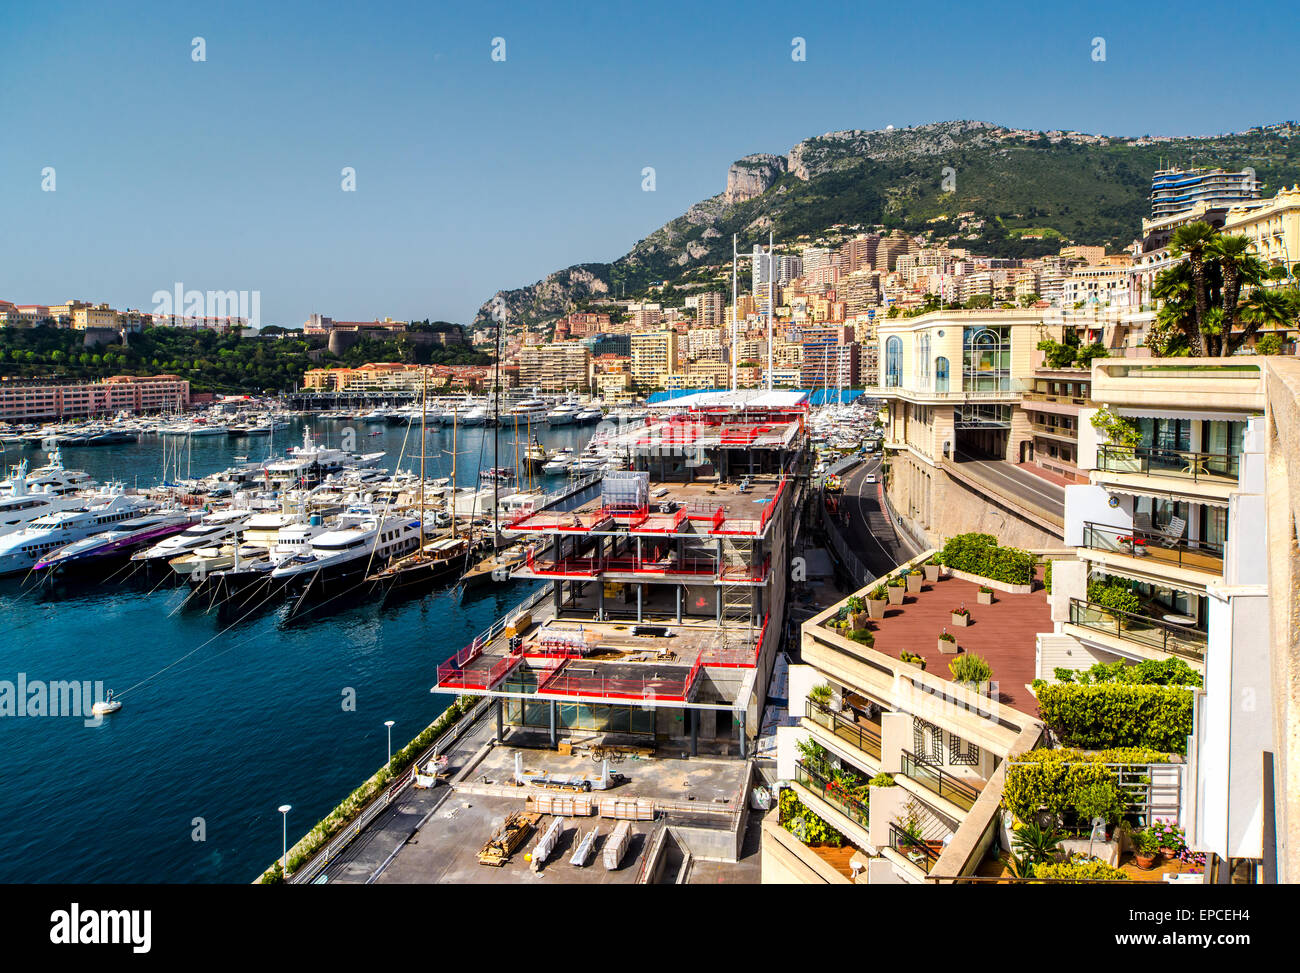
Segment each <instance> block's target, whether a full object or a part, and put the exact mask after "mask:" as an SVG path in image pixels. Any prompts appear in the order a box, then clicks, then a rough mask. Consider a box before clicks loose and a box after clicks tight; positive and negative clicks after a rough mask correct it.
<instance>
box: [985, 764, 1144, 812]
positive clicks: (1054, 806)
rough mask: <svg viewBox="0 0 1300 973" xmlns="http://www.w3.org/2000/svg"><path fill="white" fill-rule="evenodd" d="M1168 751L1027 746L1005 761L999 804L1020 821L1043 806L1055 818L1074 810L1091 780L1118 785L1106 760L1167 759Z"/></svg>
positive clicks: (1116, 777) (1096, 782)
mask: <svg viewBox="0 0 1300 973" xmlns="http://www.w3.org/2000/svg"><path fill="white" fill-rule="evenodd" d="M1168 762H1169V755H1168V754H1166V753H1160V752H1157V751H1155V750H1149V749H1146V748H1142V747H1123V748H1113V749H1110V750H1101V751H1098V752H1095V753H1084V752H1082V751H1080V750H1072V749H1068V748H1067V749H1060V750H1051V749H1047V748H1043V749H1039V750H1030V751H1029V752H1028V753H1025V754H1022V755H1020V756H1018V757H1011V758H1009V759H1008V761H1007V775H1006V783H1005V785H1004V787H1003V789H1002V806H1003V807H1005V808H1006V809H1007V810H1008V811H1010V812H1011V813H1012V814H1013V815H1015V817H1016V819H1017V820H1019V821H1031V820H1033V818H1034V816H1035V815H1036V814H1037V813H1038V812H1039V811H1043V810H1046V811H1048V812H1050V813H1051V814H1053V815H1055V816H1056V817H1057V818H1058V819H1059V818H1060V817H1061V815H1063V814H1064V813H1065V812H1066V811H1069V810H1073V809H1074V807H1075V805H1076V803H1077V801H1078V796H1079V794H1080V792H1081V791H1083V790H1084V789H1085V788H1087V787H1091V786H1092V785H1094V784H1108V785H1110V786H1113V787H1115V788H1116V789H1117V790H1118V789H1119V777H1118V775H1117V774H1116V773H1115V771H1114V770H1112V769H1111V768H1110V767H1107V766H1106V764H1155V763H1168Z"/></svg>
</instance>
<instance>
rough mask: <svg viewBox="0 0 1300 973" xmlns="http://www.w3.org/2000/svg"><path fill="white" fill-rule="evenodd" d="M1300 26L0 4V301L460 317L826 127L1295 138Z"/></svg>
mask: <svg viewBox="0 0 1300 973" xmlns="http://www.w3.org/2000/svg"><path fill="white" fill-rule="evenodd" d="M1296 23H1297V21H1296V17H1295V12H1294V7H1293V6H1292V5H1291V4H1283V3H1273V2H1256V3H1252V4H1232V5H1227V4H1208V3H1197V2H1191V0H1186V2H1181V3H1177V4H1167V5H1166V4H1159V3H1141V4H1137V3H1131V2H1123V3H1088V4H1077V5H1068V6H1067V5H1064V4H1059V3H1037V4H1032V5H1031V4H1001V3H962V4H952V5H948V4H944V3H941V2H937V3H928V4H922V5H915V4H898V3H888V4H878V3H864V2H848V3H815V2H808V3H793V2H789V0H786V2H780V3H766V2H756V0H750V2H746V3H735V4H708V3H705V2H672V0H666V2H653V3H626V4H625V3H608V2H603V3H576V2H572V3H568V2H558V0H548V2H532V3H526V4H525V3H518V4H496V3H485V2H472V3H466V2H459V3H451V4H448V3H437V2H420V3H397V2H395V3H347V4H343V3H337V4H336V3H328V2H313V3H301V4H272V3H240V2H223V3H203V4H187V3H183V2H158V3H134V4H132V3H121V4H100V3H73V2H59V0H42V2H40V3H18V2H17V0H0V38H2V39H3V41H4V57H3V58H0V140H2V143H3V146H4V149H3V152H0V222H2V225H3V232H2V233H0V299H5V300H10V301H15V302H18V303H51V302H55V301H63V300H67V299H69V298H78V299H84V300H95V301H101V300H102V301H107V302H109V303H110V304H113V305H114V306H116V307H119V308H121V307H128V306H129V307H137V308H142V309H145V310H150V309H152V306H153V305H152V295H153V293H154V292H155V291H158V290H169V291H170V290H172V289H173V288H174V287H175V285H176V283H177V282H181V283H183V284H184V285H185V287H186V288H195V289H200V290H209V289H212V290H215V289H220V290H248V291H254V290H256V291H260V292H261V309H262V323H263V324H284V325H290V326H297V325H300V324H301V323H302V322H303V320H305V318H306V316H307V315H308V314H309V313H311V312H312V311H319V312H321V313H324V314H328V315H331V316H332V317H335V318H337V319H360V318H372V317H383V316H390V317H394V318H425V317H429V318H442V319H447V320H454V321H462V322H467V321H468V320H469V319H470V318H471V317H472V315H473V314H474V312H475V310H476V309H477V308H478V306H479V305H480V304H481V303H482V302H483V301H485V300H487V299H488V298H489V297H490V296H491V295H492V293H493V292H494V291H496V290H497V289H498V288H503V287H517V286H521V285H525V284H529V283H532V282H533V281H534V280H536V279H538V278H539V277H542V276H544V275H545V274H546V273H548V272H550V271H552V270H557V269H560V268H562V267H565V266H568V265H569V264H572V263H578V262H584V261H606V260H612V259H614V258H615V257H617V256H619V255H620V254H622V253H624V252H625V251H626V250H627V249H628V248H630V247H631V246H632V245H633V244H634V243H635V242H636V241H637V240H638V239H640V238H642V237H644V236H646V235H647V234H648V233H650V232H652V231H653V230H654V229H656V228H657V227H659V226H660V225H662V224H663V223H665V222H667V221H668V220H670V219H672V218H673V217H675V216H677V215H679V214H681V213H682V212H683V211H684V210H685V209H686V208H687V207H688V206H689V205H690V204H691V203H693V202H695V201H697V200H699V199H702V198H705V197H707V196H711V195H713V194H715V193H717V192H719V191H721V190H722V188H723V186H724V181H725V174H726V169H727V166H728V164H729V163H730V162H731V161H733V160H734V159H736V158H739V157H740V156H742V155H745V154H747V153H750V152H777V153H784V152H786V151H788V150H789V148H790V147H791V146H792V145H794V144H795V143H796V142H798V141H799V140H800V139H803V138H806V137H808V136H811V135H817V134H821V133H823V132H828V131H833V130H837V129H853V128H858V129H874V128H883V127H884V126H885V125H888V124H893V125H895V126H903V125H909V124H920V123H924V122H930V121H942V120H947V119H956V118H977V119H983V120H987V121H992V122H997V123H1001V124H1005V125H1010V126H1019V127H1027V128H1038V129H1048V128H1068V129H1076V130H1079V131H1087V132H1103V133H1107V134H1114V135H1141V134H1144V133H1151V134H1170V135H1181V134H1213V133H1218V132H1226V131H1239V130H1241V129H1244V128H1248V127H1250V126H1252V125H1256V124H1266V123H1269V122H1275V121H1281V120H1285V119H1288V118H1295V117H1297V116H1300V111H1297V110H1296V109H1297V102H1296V95H1297V90H1296V83H1295V82H1296V73H1295V65H1296V50H1297V46H1296V41H1297V36H1298V34H1300V28H1297V27H1296ZM195 37H202V38H203V39H204V42H205V47H206V60H205V61H203V62H196V61H194V60H193V58H192V50H193V48H192V39H193V38H195ZM495 37H501V38H504V39H505V60H504V61H493V60H492V57H491V54H492V43H493V38H495ZM794 37H803V38H804V39H805V41H806V50H807V59H806V60H805V61H803V62H796V61H793V60H792V59H791V50H792V47H791V44H792V38H794ZM1094 37H1102V38H1104V39H1105V42H1106V59H1105V60H1104V61H1094V60H1093V58H1092V51H1093V45H1092V39H1093V38H1094ZM1216 62H1218V63H1216ZM1220 65H1223V66H1220ZM345 166H351V167H353V168H354V169H355V172H356V191H355V192H344V191H342V189H341V188H340V185H341V182H342V178H343V177H342V175H341V170H342V169H343V167H345ZM644 166H653V167H654V168H655V171H656V189H655V191H654V192H644V191H642V188H641V187H642V175H641V172H642V168H643V167H644ZM45 167H53V168H54V171H55V191H54V192H45V191H42V170H43V169H45Z"/></svg>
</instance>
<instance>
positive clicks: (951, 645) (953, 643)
mask: <svg viewBox="0 0 1300 973" xmlns="http://www.w3.org/2000/svg"><path fill="white" fill-rule="evenodd" d="M939 651H940V652H942V653H943V654H944V655H956V654H957V636H955V635H953V634H952V632H950V631H948V630H947V629H946V628H945V629H944V630H943V631H942V632H940V633H939Z"/></svg>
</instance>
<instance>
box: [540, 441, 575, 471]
mask: <svg viewBox="0 0 1300 973" xmlns="http://www.w3.org/2000/svg"><path fill="white" fill-rule="evenodd" d="M573 459H574V456H573V450H572V449H571V448H570V447H568V446H565V447H563V448H561V449H559V450H556V451H555V452H554V453H552V454H551V455H550V456H549V457H548V458H547V460H546V462H545V463H543V464H542V472H543V473H544V474H546V475H547V476H563V475H564V474H565V473H567V472H569V467H570V466H572V465H573Z"/></svg>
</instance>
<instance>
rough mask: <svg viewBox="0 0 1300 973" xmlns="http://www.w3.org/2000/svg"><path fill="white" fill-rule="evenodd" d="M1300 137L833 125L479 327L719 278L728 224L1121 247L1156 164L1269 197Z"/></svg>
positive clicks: (784, 237) (1291, 163)
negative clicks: (1245, 176)
mask: <svg viewBox="0 0 1300 973" xmlns="http://www.w3.org/2000/svg"><path fill="white" fill-rule="evenodd" d="M1297 135H1300V125H1297V124H1296V123H1294V122H1285V123H1281V124H1277V125H1270V126H1266V127H1261V128H1255V129H1251V130H1249V131H1246V132H1241V133H1236V134H1230V135H1216V136H1205V137H1178V138H1174V137H1151V136H1143V137H1142V138H1120V137H1109V136H1101V135H1085V134H1081V133H1077V132H1062V131H1053V132H1034V131H1028V130H1025V129H1009V128H1004V127H1002V126H1000V125H994V124H991V123H989V122H977V121H955V122H937V123H934V124H929V125H920V126H916V127H912V128H903V129H894V128H887V129H884V130H880V131H871V132H864V131H856V130H855V131H847V132H830V133H827V134H826V135H819V136H816V137H814V138H810V139H805V140H804V141H802V142H800V143H799V144H798V145H796V146H795V147H794V148H792V149H791V150H790V151H789V152H788V153H786V154H785V155H774V154H769V153H759V154H755V155H748V156H745V157H744V158H743V159H739V160H737V161H736V162H734V163H732V165H731V166H730V168H729V169H728V170H727V180H726V186H725V188H724V189H723V191H722V192H720V193H718V195H716V196H712V197H710V198H709V199H706V200H703V201H702V202H699V203H696V204H695V205H694V206H692V207H691V208H690V209H689V210H688V211H687V212H686V213H685V214H683V215H682V216H679V217H677V219H675V220H673V221H671V222H670V223H668V224H666V225H665V226H662V227H660V228H659V229H658V230H656V231H655V232H653V233H651V234H650V235H649V236H648V237H646V238H645V239H644V240H641V241H639V242H638V243H637V244H636V246H634V247H633V248H632V249H631V250H630V251H629V252H628V253H626V254H624V255H623V256H622V257H619V258H618V259H617V260H615V261H614V262H613V263H587V264H577V265H575V266H572V267H567V268H565V269H564V270H558V271H556V272H555V273H552V274H550V275H548V276H547V277H546V278H545V279H543V280H540V281H538V282H537V283H535V284H532V285H530V286H527V287H520V288H516V289H513V290H504V291H498V292H497V294H496V295H494V296H493V297H492V298H490V299H489V300H487V301H486V302H484V304H483V306H482V307H481V308H480V309H479V312H478V315H477V316H476V317H475V323H476V324H479V323H483V322H487V321H490V320H491V311H492V308H493V307H494V306H495V305H496V302H497V300H498V299H500V300H502V301H504V304H505V307H506V310H507V312H508V315H509V317H508V318H507V320H509V321H512V322H515V323H522V324H524V325H527V326H530V327H531V326H534V325H537V324H539V323H542V322H545V321H548V320H553V319H554V318H557V317H559V316H561V315H563V314H565V313H567V312H568V311H569V310H570V309H571V308H573V307H575V306H584V305H585V304H587V303H589V302H592V301H600V300H601V299H602V298H608V297H609V296H610V295H611V294H615V295H622V296H627V297H632V296H634V295H640V294H643V293H645V292H646V289H647V288H648V287H649V285H650V284H651V283H654V282H658V281H668V282H671V283H673V284H675V285H678V286H680V285H683V284H691V283H700V284H703V283H705V282H708V281H710V280H713V279H714V277H715V276H716V273H717V267H716V265H718V264H721V263H725V262H728V261H730V259H731V235H732V233H738V234H740V239H741V245H742V247H743V248H746V249H749V248H752V246H753V244H754V243H755V242H756V241H759V240H760V239H761V240H762V241H766V238H767V234H768V231H769V230H770V231H772V232H774V233H775V234H776V240H777V242H778V243H786V244H788V243H791V242H793V241H794V240H796V239H797V238H798V237H800V236H806V237H807V238H808V239H809V240H813V239H816V238H817V237H818V236H819V235H821V234H822V233H823V232H824V231H826V230H828V229H829V228H831V227H833V226H836V225H843V226H847V227H853V226H859V225H860V226H863V227H866V226H871V225H877V224H878V225H883V226H884V227H885V228H886V229H895V228H901V229H903V230H906V231H908V232H912V233H919V232H921V231H923V230H929V231H931V232H932V233H933V234H934V236H935V238H936V239H938V238H943V239H947V240H949V241H950V242H951V244H952V245H954V246H962V247H967V248H969V249H971V250H974V251H976V252H978V253H984V254H988V255H990V256H1003V257H1033V256H1041V255H1042V254H1046V253H1054V252H1056V251H1057V250H1058V249H1059V248H1060V247H1061V246H1062V245H1064V244H1066V243H1071V242H1072V243H1078V244H1094V245H1095V244H1105V245H1107V246H1109V247H1111V248H1118V247H1122V246H1126V245H1127V244H1128V243H1130V242H1131V241H1132V240H1133V239H1134V238H1135V237H1136V236H1138V235H1140V231H1141V221H1142V218H1143V217H1148V216H1149V215H1150V200H1149V197H1150V192H1151V176H1152V174H1153V173H1154V172H1155V171H1156V170H1157V169H1160V168H1167V167H1170V166H1191V165H1198V166H1221V167H1223V168H1227V169H1231V170H1239V169H1241V168H1244V167H1246V166H1250V167H1252V168H1254V170H1255V172H1256V175H1257V177H1258V178H1259V179H1260V180H1261V182H1262V183H1263V186H1262V192H1263V194H1265V195H1272V194H1273V193H1275V192H1276V191H1277V190H1278V189H1279V188H1280V187H1281V186H1283V185H1290V184H1292V183H1295V182H1300V138H1296V136H1297ZM946 177H947V178H946ZM954 182H955V186H954ZM711 265H713V266H712V267H711Z"/></svg>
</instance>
